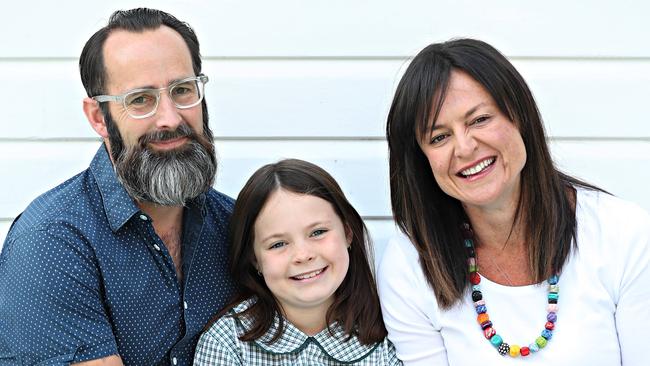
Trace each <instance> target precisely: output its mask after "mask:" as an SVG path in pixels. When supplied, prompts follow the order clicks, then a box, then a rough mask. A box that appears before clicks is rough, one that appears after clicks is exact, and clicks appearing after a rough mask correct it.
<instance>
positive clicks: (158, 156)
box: [106, 116, 217, 206]
mask: <svg viewBox="0 0 650 366" xmlns="http://www.w3.org/2000/svg"><path fill="white" fill-rule="evenodd" d="M106 125H107V127H108V132H109V141H110V144H111V155H112V156H113V161H114V164H115V172H116V174H117V178H118V180H119V181H120V183H122V185H123V186H124V189H126V191H127V193H128V194H129V196H131V197H132V198H133V199H134V200H136V201H140V202H151V203H154V204H157V205H161V206H183V205H185V203H186V202H187V201H188V200H189V199H192V198H195V197H197V196H199V195H200V194H202V193H204V192H206V191H207V190H208V189H209V188H210V187H211V186H212V183H213V182H214V177H215V175H216V171H217V160H216V156H215V149H214V143H213V140H212V132H211V131H210V130H209V128H208V126H207V123H204V126H203V134H202V135H198V134H196V132H195V131H194V130H192V129H191V128H190V127H189V126H188V125H187V124H185V123H183V124H181V125H179V126H178V128H177V129H176V130H174V131H169V130H162V131H154V132H150V133H147V134H145V135H143V136H141V137H140V138H139V139H138V143H137V144H135V145H133V146H126V145H125V144H124V141H123V140H122V136H121V135H120V132H119V130H118V129H117V126H116V124H115V123H114V121H113V120H112V119H111V118H110V116H109V117H108V118H106ZM181 137H185V138H187V139H188V141H187V142H186V143H185V144H184V145H183V146H181V147H178V148H175V149H172V150H168V151H156V150H154V149H152V148H151V147H150V146H149V143H150V142H155V141H165V140H170V139H175V138H181Z"/></svg>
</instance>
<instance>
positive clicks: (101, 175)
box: [90, 144, 140, 232]
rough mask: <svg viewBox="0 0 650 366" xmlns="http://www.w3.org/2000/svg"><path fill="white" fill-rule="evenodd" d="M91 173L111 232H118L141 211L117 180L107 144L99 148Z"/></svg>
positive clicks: (92, 163) (91, 166)
mask: <svg viewBox="0 0 650 366" xmlns="http://www.w3.org/2000/svg"><path fill="white" fill-rule="evenodd" d="M90 172H91V173H92V175H93V177H94V178H95V182H97V187H98V188H99V192H100V194H101V196H102V205H103V207H104V212H105V213H106V217H107V218H108V223H109V225H110V227H111V230H112V231H113V232H116V231H118V230H119V229H120V228H121V227H122V226H124V224H125V223H126V222H127V221H129V219H130V218H131V217H133V215H135V214H136V213H138V212H139V211H140V209H139V208H138V206H137V205H136V204H135V202H134V201H133V199H132V198H131V197H130V196H129V194H128V193H127V192H126V190H125V189H124V187H123V186H122V183H120V181H119V180H118V179H117V175H116V174H115V169H114V167H113V163H112V162H111V159H110V158H109V156H108V151H107V150H106V145H105V144H102V145H101V146H100V147H99V149H98V150H97V153H96V154H95V157H94V158H93V161H92V162H91V163H90Z"/></svg>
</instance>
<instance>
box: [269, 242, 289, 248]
mask: <svg viewBox="0 0 650 366" xmlns="http://www.w3.org/2000/svg"><path fill="white" fill-rule="evenodd" d="M285 245H287V243H286V242H284V241H278V242H275V243H273V244H271V246H270V247H269V249H278V248H282V247H283V246H285Z"/></svg>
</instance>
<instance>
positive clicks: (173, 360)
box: [172, 357, 178, 365]
mask: <svg viewBox="0 0 650 366" xmlns="http://www.w3.org/2000/svg"><path fill="white" fill-rule="evenodd" d="M172 362H173V363H174V365H176V364H177V363H178V360H177V359H176V357H174V358H172Z"/></svg>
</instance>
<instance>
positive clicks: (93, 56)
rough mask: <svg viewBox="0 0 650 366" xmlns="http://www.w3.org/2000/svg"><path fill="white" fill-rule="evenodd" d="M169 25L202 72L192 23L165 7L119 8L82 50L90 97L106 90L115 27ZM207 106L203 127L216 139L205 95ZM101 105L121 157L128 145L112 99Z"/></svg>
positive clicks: (82, 69) (137, 28)
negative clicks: (115, 118) (115, 117)
mask: <svg viewBox="0 0 650 366" xmlns="http://www.w3.org/2000/svg"><path fill="white" fill-rule="evenodd" d="M161 26H167V27H169V28H171V29H173V30H174V31H176V32H178V34H180V35H181V37H182V38H183V40H184V41H185V44H186V45H187V48H188V50H189V52H190V57H191V58H192V69H193V71H194V74H195V75H199V74H200V73H201V51H200V47H199V40H198V38H197V37H196V33H194V30H193V29H192V27H190V25H189V24H187V23H185V22H183V21H180V20H178V19H177V18H176V17H174V16H173V15H171V14H169V13H166V12H164V11H162V10H156V9H149V8H135V9H129V10H118V11H115V12H114V13H113V14H111V16H110V18H109V19H108V24H107V25H106V26H105V27H102V28H101V29H99V30H98V31H97V32H95V34H93V35H92V36H91V37H90V38H89V39H88V41H86V44H85V45H84V48H83V50H82V51H81V56H80V57H79V73H80V75H81V82H82V83H83V85H84V88H85V89H86V94H87V95H88V96H89V97H94V96H96V95H100V94H105V93H106V83H107V75H106V65H105V64H104V43H106V39H107V38H108V36H109V35H110V34H111V33H112V32H113V31H115V30H125V31H128V32H134V33H140V32H144V31H147V30H156V29H158V28H160V27H161ZM201 108H202V110H203V129H204V131H205V134H206V137H207V138H208V139H210V140H212V131H211V130H210V128H209V127H208V120H209V118H208V105H207V102H206V101H205V98H204V99H203V101H202V102H201ZM100 109H101V111H102V114H103V115H104V120H105V121H106V128H107V129H108V133H109V134H110V136H111V153H112V156H113V157H117V156H119V155H120V154H121V152H122V150H123V149H124V144H123V142H122V139H121V136H120V133H119V131H118V129H117V125H116V124H115V122H114V121H113V118H112V116H111V114H110V112H109V110H108V102H102V103H100Z"/></svg>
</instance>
